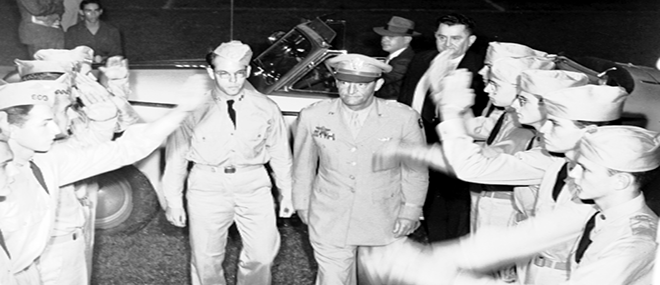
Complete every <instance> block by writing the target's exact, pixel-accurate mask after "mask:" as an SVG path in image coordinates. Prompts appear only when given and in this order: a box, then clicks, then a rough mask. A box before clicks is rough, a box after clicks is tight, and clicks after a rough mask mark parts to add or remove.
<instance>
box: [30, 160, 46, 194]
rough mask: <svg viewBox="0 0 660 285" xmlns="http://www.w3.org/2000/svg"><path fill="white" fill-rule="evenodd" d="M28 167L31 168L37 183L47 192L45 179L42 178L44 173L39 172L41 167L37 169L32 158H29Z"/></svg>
mask: <svg viewBox="0 0 660 285" xmlns="http://www.w3.org/2000/svg"><path fill="white" fill-rule="evenodd" d="M30 169H32V173H33V174H34V177H35V178H37V181H39V184H41V187H43V188H44V190H46V193H50V192H48V187H46V181H45V180H44V175H43V173H41V169H39V166H37V165H36V164H34V162H33V161H32V160H30Z"/></svg>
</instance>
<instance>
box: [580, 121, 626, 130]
mask: <svg viewBox="0 0 660 285" xmlns="http://www.w3.org/2000/svg"><path fill="white" fill-rule="evenodd" d="M573 123H574V124H575V126H576V127H578V128H580V129H584V128H586V127H588V126H590V125H594V126H596V127H602V126H616V125H621V119H617V120H614V121H605V122H591V121H573Z"/></svg>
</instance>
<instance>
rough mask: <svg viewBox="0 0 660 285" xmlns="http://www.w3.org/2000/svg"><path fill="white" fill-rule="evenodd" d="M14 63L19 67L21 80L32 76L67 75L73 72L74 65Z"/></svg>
mask: <svg viewBox="0 0 660 285" xmlns="http://www.w3.org/2000/svg"><path fill="white" fill-rule="evenodd" d="M14 62H15V63H16V66H17V67H18V75H19V76H20V77H21V78H23V77H24V76H26V75H30V74H37V73H66V72H69V71H71V70H72V65H71V64H70V63H68V62H65V61H54V60H20V59H16V60H14Z"/></svg>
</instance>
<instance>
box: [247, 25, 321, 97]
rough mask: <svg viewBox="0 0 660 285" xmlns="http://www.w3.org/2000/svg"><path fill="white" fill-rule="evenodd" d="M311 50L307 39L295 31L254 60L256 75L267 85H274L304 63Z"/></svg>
mask: <svg viewBox="0 0 660 285" xmlns="http://www.w3.org/2000/svg"><path fill="white" fill-rule="evenodd" d="M311 50H312V44H311V43H310V41H309V40H308V39H307V37H305V36H304V35H303V34H302V33H301V32H299V31H298V30H295V29H294V30H293V31H291V32H289V33H288V34H286V35H285V36H284V37H282V38H281V39H280V40H278V41H277V42H276V43H275V44H273V45H272V46H271V47H270V48H269V49H268V50H266V51H265V52H264V53H262V54H261V55H260V56H259V57H257V58H256V59H255V60H254V62H253V64H254V65H255V66H254V67H255V68H256V70H255V71H254V75H255V76H259V77H261V78H262V79H263V81H264V82H263V83H265V84H266V85H272V84H274V83H275V82H277V80H279V79H280V78H281V77H282V76H284V75H285V74H286V73H287V72H288V71H290V70H292V69H293V67H294V66H296V65H297V64H298V63H299V62H301V61H303V60H304V59H305V57H307V55H309V53H310V51H311Z"/></svg>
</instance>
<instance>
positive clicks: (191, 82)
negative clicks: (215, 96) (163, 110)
mask: <svg viewBox="0 0 660 285" xmlns="http://www.w3.org/2000/svg"><path fill="white" fill-rule="evenodd" d="M210 83H211V81H210V80H209V78H208V76H206V75H202V74H196V75H193V76H190V77H188V79H186V82H184V83H183V85H182V86H181V91H180V94H181V95H180V96H179V97H178V98H177V99H178V105H177V109H178V110H181V111H186V112H190V111H194V110H196V109H197V108H198V107H199V106H201V105H202V104H204V102H206V101H207V100H208V93H209V92H208V90H209V89H210Z"/></svg>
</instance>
